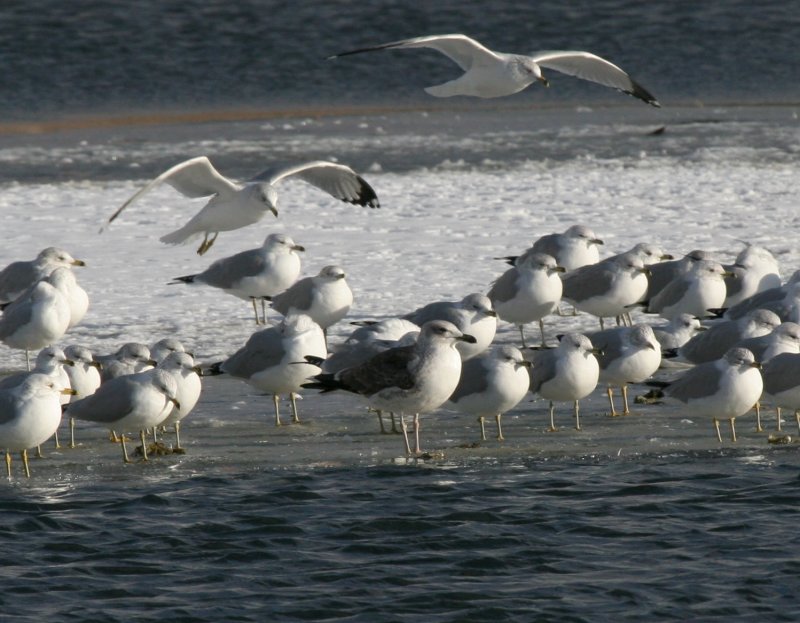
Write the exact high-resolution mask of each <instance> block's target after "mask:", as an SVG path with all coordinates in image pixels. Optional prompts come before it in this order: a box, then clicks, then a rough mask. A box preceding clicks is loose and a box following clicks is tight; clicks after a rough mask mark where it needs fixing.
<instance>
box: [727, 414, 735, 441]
mask: <svg viewBox="0 0 800 623" xmlns="http://www.w3.org/2000/svg"><path fill="white" fill-rule="evenodd" d="M728 421H729V422H730V424H731V441H736V423H735V422H736V418H735V417H732V418H730V419H729V420H728Z"/></svg>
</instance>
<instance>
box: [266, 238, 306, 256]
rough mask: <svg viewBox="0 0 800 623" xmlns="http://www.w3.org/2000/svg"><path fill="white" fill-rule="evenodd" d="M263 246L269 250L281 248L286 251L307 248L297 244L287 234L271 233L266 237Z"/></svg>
mask: <svg viewBox="0 0 800 623" xmlns="http://www.w3.org/2000/svg"><path fill="white" fill-rule="evenodd" d="M262 247H263V248H264V249H266V250H267V251H277V250H279V249H280V250H283V251H286V252H292V251H305V250H306V248H305V247H304V246H302V245H299V244H295V241H294V240H292V238H291V237H290V236H287V235H286V234H270V235H269V236H267V237H266V238H265V239H264V244H263V245H262Z"/></svg>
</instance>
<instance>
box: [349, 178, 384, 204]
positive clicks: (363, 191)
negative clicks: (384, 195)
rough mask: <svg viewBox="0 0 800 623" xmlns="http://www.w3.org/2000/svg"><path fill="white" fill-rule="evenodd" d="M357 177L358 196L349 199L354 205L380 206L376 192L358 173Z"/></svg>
mask: <svg viewBox="0 0 800 623" xmlns="http://www.w3.org/2000/svg"><path fill="white" fill-rule="evenodd" d="M357 177H358V184H359V188H358V197H356V198H355V199H354V200H352V201H351V203H354V204H356V205H360V206H363V207H370V208H380V207H381V202H380V201H379V200H378V194H377V193H376V192H375V190H374V189H373V188H372V186H370V185H369V184H368V183H367V180H365V179H364V178H363V177H361V176H360V175H359V176H357Z"/></svg>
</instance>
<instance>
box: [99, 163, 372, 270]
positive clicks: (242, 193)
mask: <svg viewBox="0 0 800 623" xmlns="http://www.w3.org/2000/svg"><path fill="white" fill-rule="evenodd" d="M289 177H297V178H298V179H301V180H303V181H305V182H308V183H309V184H311V185H312V186H316V187H317V188H319V189H320V190H324V191H325V192H326V193H328V194H329V195H331V196H332V197H335V198H336V199H339V200H341V201H346V202H347V203H353V204H357V205H360V206H369V207H370V208H378V207H380V203H379V202H378V196H377V195H376V194H375V191H374V190H373V189H372V187H371V186H370V185H369V184H367V182H366V181H365V180H364V179H363V178H362V177H361V176H360V175H358V174H357V173H356V172H355V171H353V169H351V168H350V167H347V166H344V165H342V164H336V163H335V162H328V161H325V160H314V161H312V162H304V163H301V164H295V165H291V166H281V167H275V168H270V169H267V170H265V171H262V172H261V173H259V174H258V175H256V176H255V177H253V178H251V179H249V180H247V181H246V182H244V183H240V184H239V183H236V182H234V181H232V180H229V179H228V178H227V177H225V176H224V175H222V174H221V173H219V172H218V171H217V170H216V169H215V168H214V166H213V165H212V164H211V161H210V160H209V159H208V158H206V157H205V156H199V157H197V158H191V159H190V160H186V161H184V162H181V163H179V164H176V165H175V166H174V167H172V168H171V169H167V170H166V171H164V172H163V173H162V174H161V175H159V176H158V177H157V178H156V179H154V180H153V181H151V182H149V183H148V184H147V185H146V186H144V188H142V189H140V190H139V191H138V192H137V193H136V194H134V195H133V196H132V197H131V198H130V199H128V200H127V201H126V202H125V203H123V204H122V206H120V207H119V208H118V209H117V211H116V212H114V214H112V215H111V218H109V219H108V222H107V223H106V225H105V227H107V226H108V225H110V224H111V223H112V222H113V221H114V220H115V219H116V218H117V217H118V216H119V215H120V214H121V213H122V211H123V210H124V209H125V208H127V207H128V206H129V205H131V204H132V203H133V202H134V201H136V200H137V199H139V198H140V197H141V196H142V195H144V194H145V193H147V192H148V191H150V190H152V189H153V188H155V187H156V186H158V185H159V184H161V183H167V184H169V185H170V186H172V187H173V188H174V189H175V190H177V191H178V192H179V193H181V194H182V195H184V196H186V197H189V198H192V199H196V198H199V197H211V198H210V199H209V201H208V203H207V204H206V205H205V206H204V207H203V208H202V209H201V210H200V211H199V212H198V213H197V214H195V215H194V216H193V217H192V218H191V219H190V220H189V221H188V222H187V223H186V224H185V225H184V226H183V227H181V228H180V229H177V230H175V231H174V232H171V233H169V234H166V235H164V236H162V237H161V238H160V240H161V242H163V243H165V244H180V243H182V242H185V241H186V240H188V239H190V238H193V237H195V236H199V235H200V234H203V236H204V237H203V242H202V244H201V245H200V247H199V248H198V249H197V253H198V254H199V255H203V254H204V253H205V252H206V251H208V250H209V249H210V248H211V245H213V244H214V241H215V240H216V239H217V235H218V234H219V232H221V231H231V230H234V229H239V228H240V227H246V226H247V225H252V224H253V223H257V222H258V221H260V220H261V218H262V217H263V216H264V215H265V214H266V213H267V212H272V213H273V214H274V215H275V216H278V208H277V202H278V192H277V190H276V188H275V187H276V185H277V184H278V183H279V182H281V181H282V180H284V179H286V178H289ZM105 227H104V228H105ZM104 228H103V229H104ZM103 229H101V230H100V231H101V232H102V231H103Z"/></svg>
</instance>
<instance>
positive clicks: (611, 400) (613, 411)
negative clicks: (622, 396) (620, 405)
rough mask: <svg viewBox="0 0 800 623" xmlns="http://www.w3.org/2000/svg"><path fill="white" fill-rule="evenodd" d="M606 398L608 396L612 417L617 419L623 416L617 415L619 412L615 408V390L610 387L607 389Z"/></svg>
mask: <svg viewBox="0 0 800 623" xmlns="http://www.w3.org/2000/svg"><path fill="white" fill-rule="evenodd" d="M606 396H608V404H609V405H610V407H611V417H617V416H619V415H621V414H619V413H617V410H616V409H615V408H614V390H613V388H612V387H611V386H610V385H609V386H608V387H606Z"/></svg>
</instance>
